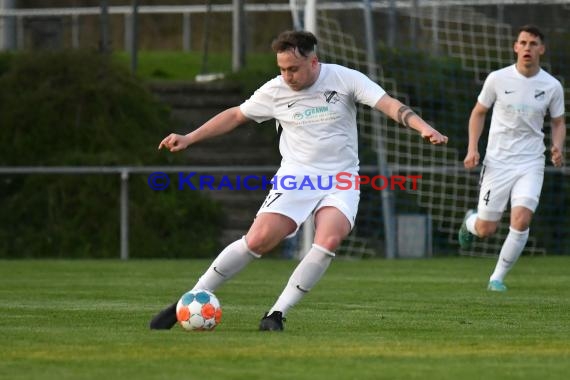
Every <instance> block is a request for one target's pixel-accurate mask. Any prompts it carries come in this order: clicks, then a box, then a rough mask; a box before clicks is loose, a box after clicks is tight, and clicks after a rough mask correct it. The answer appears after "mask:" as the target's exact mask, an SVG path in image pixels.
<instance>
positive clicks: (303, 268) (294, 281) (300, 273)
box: [268, 244, 335, 315]
mask: <svg viewBox="0 0 570 380" xmlns="http://www.w3.org/2000/svg"><path fill="white" fill-rule="evenodd" d="M334 256H335V255H334V253H333V252H331V251H329V250H328V249H325V248H323V247H321V246H319V245H317V244H313V247H312V248H311V249H310V250H309V252H308V253H307V254H306V255H305V257H303V260H301V262H300V263H299V264H298V265H297V268H295V270H294V271H293V274H291V277H290V278H289V282H288V283H287V285H286V286H285V289H283V292H282V293H281V295H280V296H279V299H278V300H277V302H276V303H275V305H273V307H272V308H271V309H270V310H269V313H268V314H271V313H273V311H280V312H282V313H283V315H285V314H286V313H287V311H288V310H289V309H290V308H291V307H293V306H294V305H295V304H297V302H299V301H300V300H301V298H303V296H304V295H305V293H308V292H309V291H310V290H311V289H312V288H313V286H315V284H316V283H317V282H318V281H319V280H320V279H321V277H322V276H323V274H324V273H325V272H326V270H327V268H328V267H329V265H330V263H331V261H332V259H333V257H334Z"/></svg>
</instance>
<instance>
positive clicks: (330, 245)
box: [315, 235, 342, 252]
mask: <svg viewBox="0 0 570 380" xmlns="http://www.w3.org/2000/svg"><path fill="white" fill-rule="evenodd" d="M341 243H342V238H341V237H340V236H338V235H329V236H325V237H322V238H317V239H315V244H318V245H320V246H321V247H323V248H324V249H327V250H329V251H331V252H334V251H336V249H337V248H338V246H339V245H340V244H341Z"/></svg>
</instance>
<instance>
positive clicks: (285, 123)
mask: <svg viewBox="0 0 570 380" xmlns="http://www.w3.org/2000/svg"><path fill="white" fill-rule="evenodd" d="M320 65H321V69H320V73H319V77H318V79H317V80H316V82H315V83H314V84H313V85H312V86H311V87H309V88H306V89H303V90H301V91H293V90H291V88H290V87H289V86H288V85H287V84H286V83H285V81H284V80H283V77H282V76H281V75H279V76H277V77H275V78H274V79H272V80H270V81H268V82H267V83H265V84H264V85H263V86H262V87H261V88H259V89H258V90H257V91H255V93H254V94H253V95H252V96H251V97H250V98H249V99H248V100H246V101H245V102H244V103H242V104H241V105H240V109H241V111H242V113H243V114H244V115H245V116H246V117H247V118H249V119H252V120H254V121H256V122H258V123H261V122H263V121H266V120H269V119H275V120H276V121H277V123H279V125H281V127H282V128H283V131H282V134H281V139H280V141H279V150H280V152H281V156H282V157H283V159H282V161H281V166H282V167H291V168H298V167H302V168H304V169H305V170H307V171H309V172H312V173H315V174H328V173H332V174H336V173H338V172H341V171H346V172H351V173H356V172H357V171H358V168H359V166H358V165H359V161H358V140H357V138H358V131H357V127H356V111H357V107H356V103H362V104H365V105H368V106H370V107H374V105H376V103H377V102H378V100H380V98H381V97H382V96H384V94H385V93H386V92H385V91H384V89H382V87H380V86H379V85H378V84H376V83H375V82H373V81H372V80H370V79H369V78H368V77H367V76H366V75H364V74H362V73H360V72H358V71H355V70H352V69H349V68H346V67H343V66H339V65H335V64H324V63H321V64H320Z"/></svg>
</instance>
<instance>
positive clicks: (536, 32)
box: [517, 24, 545, 43]
mask: <svg viewBox="0 0 570 380" xmlns="http://www.w3.org/2000/svg"><path fill="white" fill-rule="evenodd" d="M521 32H527V33H529V34H532V35H533V36H537V37H538V38H540V41H542V42H543V43H544V38H545V37H544V33H542V31H541V30H540V29H539V28H538V26H536V25H533V24H526V25H523V26H521V27H520V28H519V32H518V33H517V39H518V37H519V35H520V34H521Z"/></svg>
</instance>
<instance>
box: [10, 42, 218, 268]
mask: <svg viewBox="0 0 570 380" xmlns="http://www.w3.org/2000/svg"><path fill="white" fill-rule="evenodd" d="M172 129H173V127H172V126H171V125H170V123H169V114H168V109H166V108H165V107H164V106H163V105H161V104H159V103H158V102H157V101H156V100H155V99H154V98H153V96H152V94H150V93H149V91H148V90H147V89H146V87H145V86H144V85H143V84H142V82H141V81H139V80H138V79H137V78H135V77H134V76H132V75H131V74H130V73H129V72H128V71H127V70H126V68H125V67H124V66H122V65H119V64H117V63H114V62H113V61H112V60H111V58H109V57H107V56H103V55H99V54H95V53H92V52H76V51H64V52H57V53H33V54H32V53H24V54H17V55H13V54H5V55H1V56H0V140H1V141H2V142H3V149H2V150H0V163H1V164H2V165H4V166H42V165H45V166H93V165H105V166H126V165H128V166H145V165H166V164H169V163H178V164H181V162H180V161H181V159H182V157H181V156H174V155H170V154H161V153H160V152H157V150H156V147H157V145H158V142H159V141H160V139H161V138H162V137H163V136H164V135H165V134H166V133H168V132H169V131H171V130H172ZM129 185H130V186H129V188H130V204H129V206H130V209H129V211H130V228H131V230H130V248H131V249H130V251H131V256H132V257H205V256H211V255H213V254H214V253H215V252H217V250H218V248H219V247H218V243H217V238H218V236H219V235H220V230H221V222H222V213H221V209H220V207H219V206H218V205H217V204H216V203H214V202H213V201H211V200H209V199H207V198H204V197H203V196H202V195H201V194H199V193H195V192H184V193H182V192H176V193H175V192H168V191H166V192H162V193H156V192H154V191H152V190H151V189H150V188H149V187H148V185H146V180H145V179H144V178H142V175H134V176H132V178H131V180H130V183H129ZM119 193H120V179H119V176H118V175H103V174H101V175H79V176H75V175H3V176H2V177H0V241H1V242H0V257H5V258H19V257H35V258H39V257H81V258H84V257H85V258H86V257H97V258H107V257H112V258H116V257H118V256H119V239H120V236H119V203H118V202H119ZM189 242H191V243H192V244H191V248H190V247H189Z"/></svg>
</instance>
